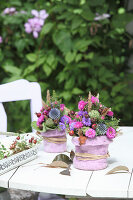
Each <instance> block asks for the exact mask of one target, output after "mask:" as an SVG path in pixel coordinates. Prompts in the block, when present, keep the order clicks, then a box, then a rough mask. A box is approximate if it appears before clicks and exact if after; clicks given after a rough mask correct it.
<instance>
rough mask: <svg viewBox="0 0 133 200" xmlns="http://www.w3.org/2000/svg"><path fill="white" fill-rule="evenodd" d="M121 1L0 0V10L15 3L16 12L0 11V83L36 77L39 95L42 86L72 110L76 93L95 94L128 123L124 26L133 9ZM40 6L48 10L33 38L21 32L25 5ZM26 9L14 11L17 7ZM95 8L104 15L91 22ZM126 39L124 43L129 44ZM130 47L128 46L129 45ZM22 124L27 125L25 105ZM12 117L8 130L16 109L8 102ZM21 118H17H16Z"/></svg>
mask: <svg viewBox="0 0 133 200" xmlns="http://www.w3.org/2000/svg"><path fill="white" fill-rule="evenodd" d="M124 2H125V1H119V0H116V1H109V0H100V1H99V0H93V1H88V0H50V1H47V0H38V1H33V0H27V1H22V0H9V1H5V0H1V4H0V11H1V13H2V12H3V10H4V9H5V8H6V7H15V8H16V10H17V11H18V13H16V14H12V15H3V14H2V15H1V16H0V27H1V30H0V35H1V36H2V37H3V43H1V44H0V68H1V72H0V80H1V83H5V82H10V81H13V80H16V79H20V78H24V79H27V80H29V81H37V82H39V83H40V85H41V88H42V95H43V98H45V94H46V90H47V88H49V89H50V90H53V89H55V90H56V91H57V93H58V95H59V96H60V97H62V98H63V99H64V101H65V103H66V104H67V105H68V106H70V107H71V108H73V109H76V103H75V102H77V101H78V99H79V96H80V95H82V96H86V95H87V94H88V92H89V91H90V90H91V91H92V93H94V94H96V93H97V92H99V93H100V97H101V100H102V101H103V102H104V104H105V105H107V106H111V107H112V108H113V111H115V112H116V113H117V115H118V116H119V117H120V118H121V125H132V120H133V117H132V115H133V114H132V113H133V107H132V106H131V103H132V101H133V91H132V89H131V85H130V84H131V83H132V79H133V74H129V73H128V66H127V61H128V58H129V55H130V54H131V52H132V48H131V41H132V37H131V36H130V35H129V34H128V33H127V32H126V30H125V27H126V24H128V23H129V22H130V21H131V20H132V19H133V14H132V13H129V12H127V11H126V8H124ZM32 9H36V10H38V11H39V10H42V9H45V10H46V11H47V13H48V14H49V17H48V18H47V19H46V21H45V24H44V26H43V27H42V30H41V32H40V33H39V37H38V38H36V39H35V38H34V37H33V36H32V34H27V33H26V32H25V29H24V24H25V23H26V22H27V20H28V19H29V18H33V16H32V15H31V10H32ZM22 10H23V11H26V13H25V14H24V13H20V11H22ZM96 13H99V15H102V14H103V13H109V14H110V17H109V18H105V19H102V20H99V21H95V20H94V18H95V17H96ZM129 43H130V46H129ZM129 47H130V48H129ZM22 106H23V112H22V113H23V114H22V113H21V115H23V117H22V118H24V119H25V121H24V122H22V123H23V126H24V127H26V126H27V120H26V118H25V116H26V110H27V106H26V104H22ZM7 110H8V111H9V112H10V115H12V116H13V121H12V124H11V125H10V129H13V128H14V126H16V127H17V129H19V127H20V126H21V125H20V124H19V123H17V125H16V124H15V122H14V121H15V120H17V116H18V115H19V113H20V110H19V104H18V109H15V108H14V106H10V108H8V106H7ZM20 121H21V120H20Z"/></svg>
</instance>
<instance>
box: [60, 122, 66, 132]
mask: <svg viewBox="0 0 133 200" xmlns="http://www.w3.org/2000/svg"><path fill="white" fill-rule="evenodd" d="M59 129H61V130H62V131H65V129H66V126H65V124H63V123H62V122H59Z"/></svg>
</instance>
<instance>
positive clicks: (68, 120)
mask: <svg viewBox="0 0 133 200" xmlns="http://www.w3.org/2000/svg"><path fill="white" fill-rule="evenodd" d="M60 121H61V122H62V123H63V124H69V123H70V121H71V118H70V117H68V116H67V115H63V116H62V117H61V118H60Z"/></svg>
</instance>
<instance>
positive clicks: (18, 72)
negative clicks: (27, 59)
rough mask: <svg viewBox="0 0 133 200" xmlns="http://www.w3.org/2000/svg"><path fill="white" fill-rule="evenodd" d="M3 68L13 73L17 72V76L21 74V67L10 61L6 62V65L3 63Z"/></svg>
mask: <svg viewBox="0 0 133 200" xmlns="http://www.w3.org/2000/svg"><path fill="white" fill-rule="evenodd" d="M3 69H4V70H5V71H6V72H9V73H11V74H15V75H17V76H19V75H20V74H21V69H20V68H18V67H15V66H12V65H10V64H9V63H6V64H5V65H3Z"/></svg>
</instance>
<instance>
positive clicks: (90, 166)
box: [72, 136, 112, 171]
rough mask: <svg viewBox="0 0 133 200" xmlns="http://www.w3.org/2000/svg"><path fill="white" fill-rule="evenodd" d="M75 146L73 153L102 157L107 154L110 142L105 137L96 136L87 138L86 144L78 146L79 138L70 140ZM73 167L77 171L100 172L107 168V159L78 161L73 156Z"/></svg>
mask: <svg viewBox="0 0 133 200" xmlns="http://www.w3.org/2000/svg"><path fill="white" fill-rule="evenodd" d="M72 142H73V144H74V145H75V152H77V153H89V154H94V155H104V154H107V153H108V145H109V144H110V143H111V142H112V140H109V139H108V138H107V137H106V136H97V137H96V138H93V139H90V138H87V140H86V143H85V144H82V145H80V144H79V137H74V138H73V139H72ZM73 165H74V167H75V168H77V169H82V170H92V171H93V170H100V169H104V168H106V167H107V158H104V159H99V160H85V161H83V160H78V159H77V157H76V156H75V157H74V159H73Z"/></svg>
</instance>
